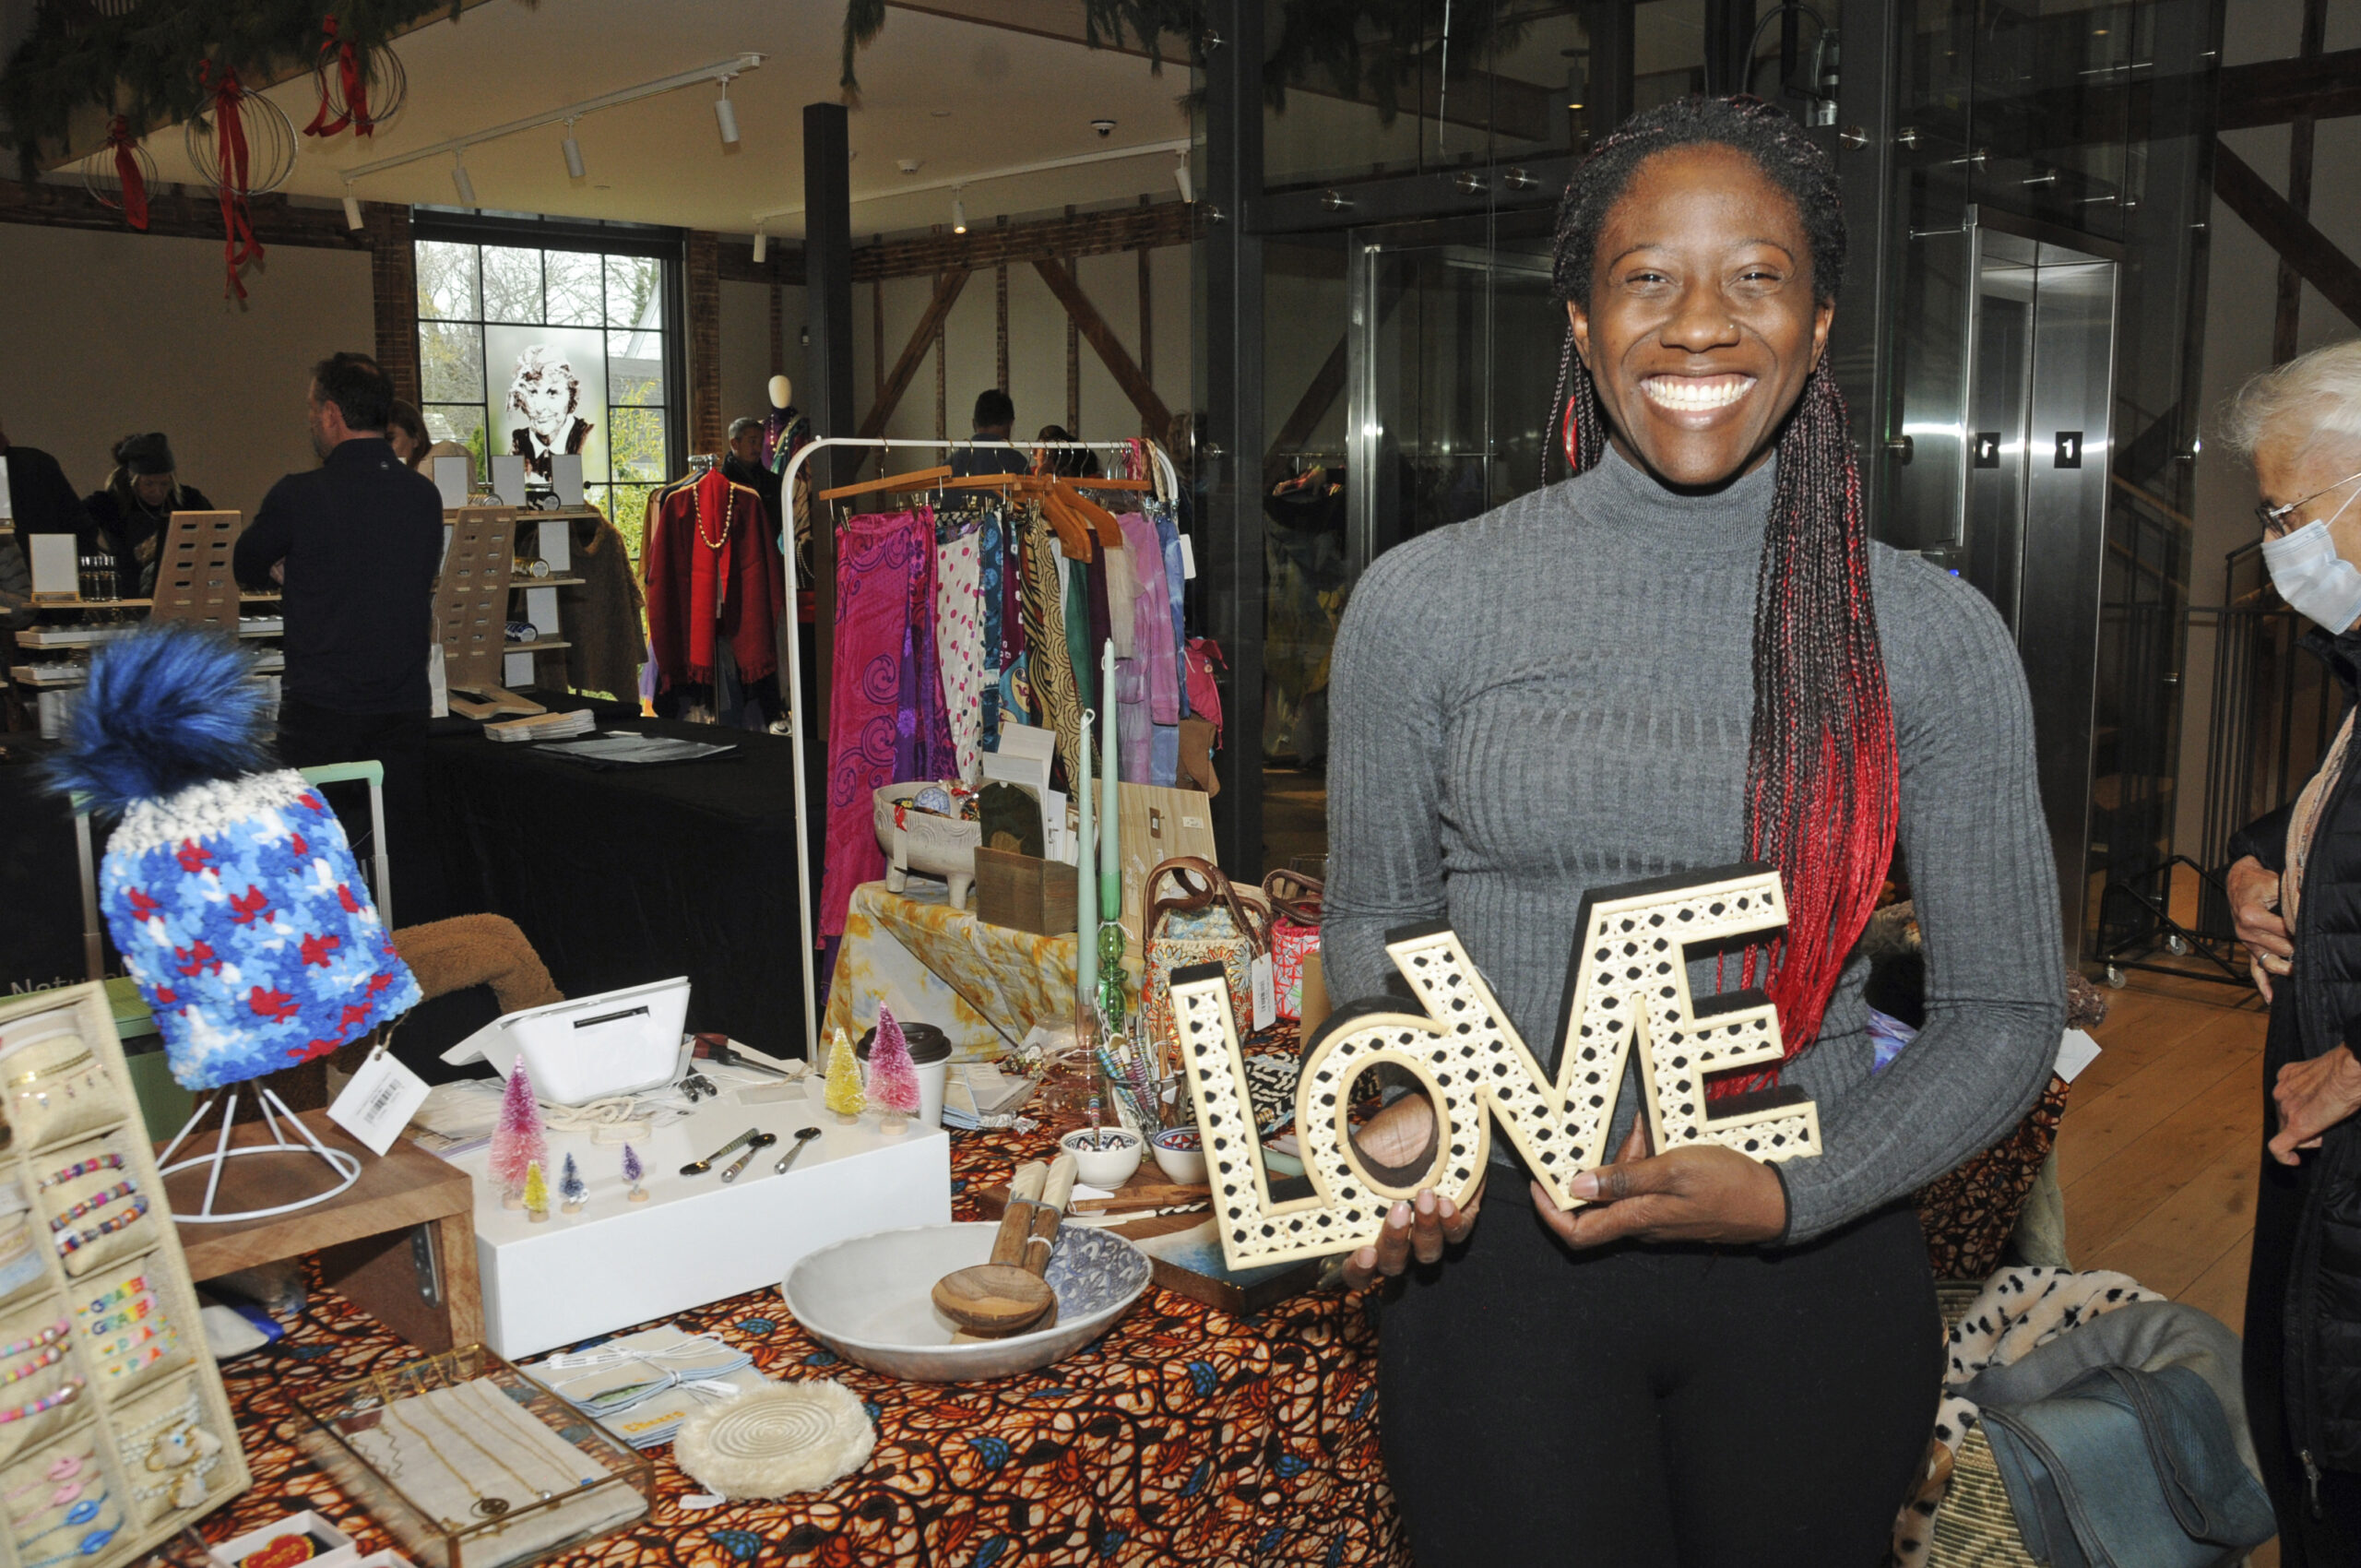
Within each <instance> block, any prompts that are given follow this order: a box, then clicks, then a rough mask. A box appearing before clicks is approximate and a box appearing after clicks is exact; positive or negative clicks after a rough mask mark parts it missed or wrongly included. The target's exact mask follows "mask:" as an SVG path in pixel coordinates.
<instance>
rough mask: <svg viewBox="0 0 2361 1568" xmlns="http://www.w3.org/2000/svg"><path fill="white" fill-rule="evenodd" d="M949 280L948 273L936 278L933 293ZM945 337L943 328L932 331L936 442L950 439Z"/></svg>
mask: <svg viewBox="0 0 2361 1568" xmlns="http://www.w3.org/2000/svg"><path fill="white" fill-rule="evenodd" d="M949 279H950V274H949V273H945V274H943V276H942V277H940V278H937V279H935V280H934V288H935V292H937V293H941V292H942V291H943V284H944V283H945V282H947V281H949ZM946 319H947V318H946ZM945 336H946V334H945V332H944V329H943V327H941V326H937V327H935V329H934V438H935V439H936V440H937V441H947V440H949V439H950V438H951V437H950V429H951V387H950V385H949V381H948V376H949V372H948V371H947V370H946V369H945V368H944V366H943V339H944V337H945Z"/></svg>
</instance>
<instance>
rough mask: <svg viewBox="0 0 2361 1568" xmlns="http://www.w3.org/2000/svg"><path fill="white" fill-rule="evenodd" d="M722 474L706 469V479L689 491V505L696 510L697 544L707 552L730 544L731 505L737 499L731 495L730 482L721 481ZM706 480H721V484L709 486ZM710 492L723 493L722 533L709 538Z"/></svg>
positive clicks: (702, 479) (715, 470) (716, 470)
mask: <svg viewBox="0 0 2361 1568" xmlns="http://www.w3.org/2000/svg"><path fill="white" fill-rule="evenodd" d="M720 472H721V470H719V469H706V475H705V478H701V479H699V480H698V481H697V482H696V483H695V484H694V485H692V486H691V487H690V489H689V504H690V505H691V506H692V507H693V508H694V511H695V516H696V524H697V542H698V543H699V544H702V545H704V546H705V547H706V549H707V550H718V549H720V548H721V547H722V546H723V545H725V544H727V543H729V542H730V512H731V511H732V509H733V508H732V505H731V503H733V502H734V501H735V500H736V499H737V497H735V496H733V495H732V494H730V481H728V480H725V479H720ZM706 479H715V480H719V481H720V482H718V484H712V485H708V484H707V483H706ZM708 490H718V491H719V492H720V493H721V532H720V534H719V535H718V536H708V535H707V534H706V526H705V525H706V492H707V491H708Z"/></svg>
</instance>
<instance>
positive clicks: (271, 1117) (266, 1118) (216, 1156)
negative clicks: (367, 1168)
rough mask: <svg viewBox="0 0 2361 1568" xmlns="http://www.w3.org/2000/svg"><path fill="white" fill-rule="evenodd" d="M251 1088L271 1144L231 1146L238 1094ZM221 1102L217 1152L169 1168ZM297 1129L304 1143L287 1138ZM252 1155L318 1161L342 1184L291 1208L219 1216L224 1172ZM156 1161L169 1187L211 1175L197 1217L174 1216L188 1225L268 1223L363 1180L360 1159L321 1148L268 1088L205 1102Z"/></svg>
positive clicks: (181, 1212) (233, 1090)
mask: <svg viewBox="0 0 2361 1568" xmlns="http://www.w3.org/2000/svg"><path fill="white" fill-rule="evenodd" d="M243 1087H252V1088H253V1089H254V1093H255V1106H256V1108H258V1109H259V1110H260V1111H262V1120H263V1125H264V1126H265V1127H267V1129H269V1134H270V1141H269V1142H268V1143H242V1144H237V1145H234V1146H233V1145H232V1144H231V1141H230V1134H231V1131H232V1130H233V1129H234V1128H235V1127H236V1125H237V1121H238V1090H239V1089H240V1088H243ZM217 1101H218V1102H219V1104H220V1106H221V1133H220V1135H219V1137H218V1138H216V1139H215V1140H214V1144H213V1151H212V1152H211V1153H210V1154H200V1155H196V1156H193V1157H192V1158H187V1159H184V1160H180V1161H178V1162H176V1163H169V1162H171V1161H172V1156H173V1155H174V1154H176V1153H178V1152H179V1150H180V1146H181V1145H183V1144H184V1143H186V1142H187V1141H188V1138H189V1134H192V1133H194V1132H196V1128H197V1124H198V1123H201V1122H203V1121H204V1120H205V1118H206V1117H207V1116H208V1114H210V1113H211V1111H212V1110H213V1107H214V1105H215V1103H216V1102H217ZM274 1112H275V1113H276V1114H274ZM282 1116H283V1117H285V1118H286V1119H287V1120H286V1124H285V1125H284V1126H281V1125H280V1123H279V1117H282ZM290 1130H292V1131H293V1132H294V1133H295V1134H296V1135H297V1136H298V1137H300V1138H301V1139H302V1140H303V1141H302V1142H301V1143H291V1142H289V1141H288V1137H287V1134H288V1132H289V1131H290ZM249 1154H292V1155H315V1156H317V1157H318V1158H320V1160H321V1161H322V1162H323V1163H325V1164H326V1166H327V1168H328V1170H330V1172H332V1173H333V1174H334V1176H335V1177H336V1184H335V1185H334V1186H331V1187H327V1188H325V1189H323V1190H322V1191H320V1192H317V1193H314V1194H312V1195H311V1196H309V1197H303V1198H297V1199H295V1200H293V1201H292V1202H291V1203H283V1204H274V1205H271V1206H268V1207H267V1208H249V1209H239V1210H236V1211H233V1212H231V1213H228V1214H216V1213H215V1212H214V1211H213V1204H214V1200H215V1199H216V1198H217V1197H218V1196H219V1194H220V1190H221V1173H222V1171H223V1170H225V1169H226V1168H227V1167H228V1165H229V1163H230V1161H231V1160H232V1159H235V1158H238V1157H239V1156H241V1155H249ZM156 1160H157V1163H158V1165H159V1167H160V1170H159V1171H158V1174H159V1175H160V1176H161V1177H163V1179H164V1180H165V1181H167V1182H170V1181H171V1180H172V1178H173V1177H174V1176H176V1175H178V1174H180V1173H181V1172H182V1171H184V1170H204V1171H205V1172H206V1178H205V1202H204V1203H203V1204H202V1205H201V1206H199V1207H198V1208H197V1209H196V1212H195V1213H190V1212H188V1211H187V1210H185V1209H174V1210H173V1211H172V1218H174V1219H177V1220H179V1221H180V1222H181V1223H182V1224H183V1225H231V1224H235V1223H237V1222H238V1221H241V1220H247V1219H268V1218H273V1217H274V1216H277V1215H281V1214H292V1213H294V1212H295V1211H296V1210H298V1209H304V1208H310V1207H311V1206H313V1205H314V1204H322V1203H326V1202H327V1201H328V1199H330V1198H332V1197H335V1196H337V1195H338V1194H340V1193H342V1192H344V1191H345V1190H346V1189H347V1188H349V1187H350V1186H351V1185H352V1184H353V1183H354V1182H358V1181H360V1180H361V1161H360V1160H359V1159H357V1158H354V1157H353V1156H351V1155H350V1154H347V1153H346V1152H345V1151H344V1150H342V1149H337V1148H330V1147H328V1146H327V1145H326V1144H324V1143H322V1142H320V1140H319V1139H318V1138H317V1137H314V1135H313V1134H312V1130H311V1129H310V1128H309V1127H306V1126H305V1125H303V1118H301V1117H299V1116H297V1115H296V1114H295V1112H294V1111H291V1110H290V1109H289V1108H288V1104H287V1102H286V1101H285V1100H283V1099H279V1094H278V1091H277V1090H275V1089H270V1088H266V1087H263V1086H262V1085H260V1084H254V1085H252V1086H247V1085H236V1086H233V1087H230V1088H227V1089H224V1090H222V1091H221V1092H220V1093H219V1094H217V1095H214V1096H212V1097H210V1098H209V1099H204V1100H201V1101H199V1102H198V1104H197V1107H196V1114H195V1115H193V1116H191V1117H190V1118H189V1119H188V1121H187V1122H186V1123H184V1125H183V1126H182V1128H181V1130H180V1131H179V1132H177V1133H175V1134H172V1142H171V1143H169V1144H166V1145H165V1146H164V1147H163V1149H162V1151H161V1152H160V1153H159V1154H158V1155H157V1156H156Z"/></svg>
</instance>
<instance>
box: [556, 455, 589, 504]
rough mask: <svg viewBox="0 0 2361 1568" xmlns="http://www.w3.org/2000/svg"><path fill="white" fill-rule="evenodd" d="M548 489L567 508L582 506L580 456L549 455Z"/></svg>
mask: <svg viewBox="0 0 2361 1568" xmlns="http://www.w3.org/2000/svg"><path fill="white" fill-rule="evenodd" d="M550 488H551V489H552V490H554V491H556V492H557V498H558V499H559V500H560V501H562V502H564V504H565V505H568V506H579V505H582V454H581V453H579V452H552V453H551V454H550Z"/></svg>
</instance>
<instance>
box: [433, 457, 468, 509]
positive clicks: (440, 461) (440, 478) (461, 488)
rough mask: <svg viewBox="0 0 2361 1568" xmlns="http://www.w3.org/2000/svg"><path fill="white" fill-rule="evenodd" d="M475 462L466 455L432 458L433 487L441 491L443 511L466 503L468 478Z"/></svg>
mask: <svg viewBox="0 0 2361 1568" xmlns="http://www.w3.org/2000/svg"><path fill="white" fill-rule="evenodd" d="M474 468H475V463H474V461H473V460H472V459H470V458H468V457H437V458H435V459H434V488H435V489H437V490H439V491H441V492H442V493H443V506H444V509H445V511H448V510H450V509H452V508H454V507H458V506H464V505H467V504H468V478H469V473H470V472H471V471H472V470H473V469H474Z"/></svg>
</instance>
